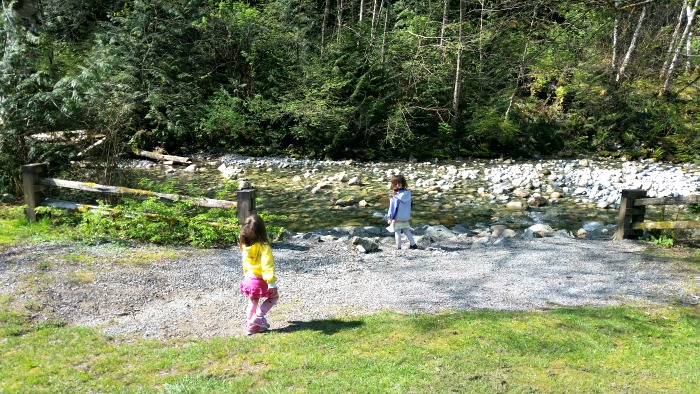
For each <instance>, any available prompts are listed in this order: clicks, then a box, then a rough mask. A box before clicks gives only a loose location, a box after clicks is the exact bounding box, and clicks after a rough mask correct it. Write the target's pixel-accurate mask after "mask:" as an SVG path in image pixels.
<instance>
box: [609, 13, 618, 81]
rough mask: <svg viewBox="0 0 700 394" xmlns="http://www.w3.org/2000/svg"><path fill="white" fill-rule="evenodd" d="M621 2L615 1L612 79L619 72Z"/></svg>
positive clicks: (611, 62) (611, 64)
mask: <svg viewBox="0 0 700 394" xmlns="http://www.w3.org/2000/svg"><path fill="white" fill-rule="evenodd" d="M619 8H620V1H619V0H616V1H615V23H614V25H613V43H612V59H611V60H610V70H611V72H610V79H611V80H612V76H613V75H615V71H616V70H617V39H618V36H619V33H620V11H619Z"/></svg>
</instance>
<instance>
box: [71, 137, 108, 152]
mask: <svg viewBox="0 0 700 394" xmlns="http://www.w3.org/2000/svg"><path fill="white" fill-rule="evenodd" d="M105 141H107V137H104V138H103V139H101V140H99V141H97V142H95V143H94V144H92V145H90V146H88V147H87V148H85V149H83V150H82V151H80V152H78V154H77V156H78V157H81V156H82V155H84V154H85V153H86V152H88V151H90V150H92V149H94V148H96V147H98V146H100V145H102V143H104V142H105Z"/></svg>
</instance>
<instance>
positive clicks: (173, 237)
mask: <svg viewBox="0 0 700 394" xmlns="http://www.w3.org/2000/svg"><path fill="white" fill-rule="evenodd" d="M101 208H102V209H98V210H92V211H87V212H84V213H82V215H81V217H82V220H81V222H80V224H79V225H78V226H77V235H78V236H79V237H80V238H81V239H83V240H87V241H90V242H100V241H104V240H137V241H143V242H151V243H154V244H164V245H193V246H199V247H211V246H221V245H229V244H232V243H235V242H236V240H237V236H238V219H237V218H236V217H235V211H232V210H221V209H209V210H206V209H201V208H197V207H195V206H194V205H192V204H191V203H190V202H188V201H185V200H180V201H175V202H172V203H169V202H162V201H160V199H159V198H157V197H152V198H149V199H147V200H145V201H143V202H141V201H136V200H130V199H126V200H124V201H123V202H122V203H121V204H119V205H117V206H114V207H113V208H109V207H106V206H102V207H101Z"/></svg>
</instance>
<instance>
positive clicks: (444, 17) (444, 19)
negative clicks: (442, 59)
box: [440, 0, 450, 55]
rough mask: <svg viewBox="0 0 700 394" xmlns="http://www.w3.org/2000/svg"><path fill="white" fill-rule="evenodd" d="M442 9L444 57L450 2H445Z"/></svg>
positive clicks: (441, 42) (441, 31)
mask: <svg viewBox="0 0 700 394" xmlns="http://www.w3.org/2000/svg"><path fill="white" fill-rule="evenodd" d="M443 3H444V5H443V8H442V25H441V26H440V48H442V53H443V55H444V54H445V26H447V11H448V9H449V6H450V0H444V2H443Z"/></svg>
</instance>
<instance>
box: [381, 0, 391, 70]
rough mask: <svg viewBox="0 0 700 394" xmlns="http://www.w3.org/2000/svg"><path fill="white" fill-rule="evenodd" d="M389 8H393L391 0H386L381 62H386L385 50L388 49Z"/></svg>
mask: <svg viewBox="0 0 700 394" xmlns="http://www.w3.org/2000/svg"><path fill="white" fill-rule="evenodd" d="M389 8H391V1H390V0H387V2H386V12H385V13H384V34H382V50H381V62H382V63H384V51H385V50H386V32H387V29H388V27H389Z"/></svg>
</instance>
